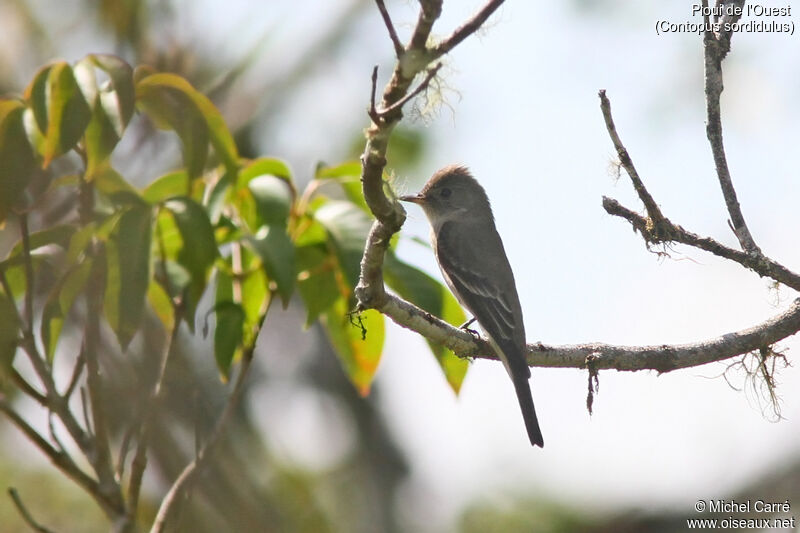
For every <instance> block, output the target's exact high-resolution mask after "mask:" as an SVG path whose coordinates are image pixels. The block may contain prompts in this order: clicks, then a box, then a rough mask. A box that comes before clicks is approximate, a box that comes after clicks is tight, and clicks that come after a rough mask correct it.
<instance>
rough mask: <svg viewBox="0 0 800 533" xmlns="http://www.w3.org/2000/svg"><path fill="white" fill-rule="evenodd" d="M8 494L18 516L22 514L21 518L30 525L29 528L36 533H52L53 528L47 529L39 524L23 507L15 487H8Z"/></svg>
mask: <svg viewBox="0 0 800 533" xmlns="http://www.w3.org/2000/svg"><path fill="white" fill-rule="evenodd" d="M8 495H9V496H11V499H12V500H13V501H14V505H15V506H16V508H17V511H19V514H20V516H22V519H23V520H25V523H26V524H28V525H29V526H30V527H31V529H33V530H34V531H38V533H53V530H51V529H47V528H46V527H44V526H43V525H41V524H39V523H38V522H37V521H36V520H34V518H33V516H32V515H31V513H30V512H29V511H28V509H27V508H26V507H25V504H24V503H22V498H20V497H19V493H18V492H17V489H15V488H13V487H12V488H10V489H8Z"/></svg>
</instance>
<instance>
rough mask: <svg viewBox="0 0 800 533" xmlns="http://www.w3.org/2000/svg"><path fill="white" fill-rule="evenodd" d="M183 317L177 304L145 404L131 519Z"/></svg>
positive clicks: (133, 468) (135, 460)
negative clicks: (172, 322)
mask: <svg viewBox="0 0 800 533" xmlns="http://www.w3.org/2000/svg"><path fill="white" fill-rule="evenodd" d="M180 323H181V317H180V309H179V308H178V306H175V321H174V324H173V326H172V331H171V332H170V335H169V337H168V338H167V341H166V343H165V345H164V348H163V350H162V352H161V357H160V358H159V362H158V373H157V374H156V379H155V381H154V382H153V388H152V390H151V391H150V396H149V397H148V398H147V402H146V404H145V411H144V416H143V419H142V425H141V428H140V431H139V438H138V442H137V445H136V453H135V454H134V456H133V462H132V463H131V478H130V480H129V482H128V516H129V519H130V520H131V521H133V520H134V519H135V517H136V513H137V511H138V508H139V494H140V492H141V489H142V478H143V477H144V471H145V468H147V446H148V444H149V441H150V433H151V432H152V430H153V419H154V417H155V414H156V411H157V410H156V406H157V404H158V399H159V398H160V396H161V389H162V386H163V383H164V376H165V375H166V373H167V362H168V361H169V354H170V353H171V352H172V346H173V345H174V343H175V340H176V339H177V337H178V331H179V329H180Z"/></svg>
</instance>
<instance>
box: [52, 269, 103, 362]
mask: <svg viewBox="0 0 800 533" xmlns="http://www.w3.org/2000/svg"><path fill="white" fill-rule="evenodd" d="M91 271H92V262H91V261H90V260H86V261H83V262H81V263H79V264H78V265H76V266H75V267H74V268H72V269H71V270H70V271H69V272H67V275H66V276H64V278H63V279H62V280H61V281H60V282H59V283H58V284H57V285H56V287H55V289H54V290H53V291H52V292H51V293H50V296H49V297H48V299H47V303H45V306H44V311H43V312H42V324H41V332H42V343H43V344H44V350H45V354H46V355H47V360H48V361H49V362H51V363H52V361H53V355H54V354H55V351H56V346H57V344H58V338H59V336H60V335H61V328H62V327H63V326H64V319H65V318H66V317H67V314H68V313H69V310H70V309H71V308H72V304H73V303H74V302H75V299H76V298H77V297H78V295H79V294H80V293H81V291H82V290H83V288H84V287H85V286H86V281H87V280H88V279H89V274H90V273H91Z"/></svg>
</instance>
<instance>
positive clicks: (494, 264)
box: [436, 222, 530, 376]
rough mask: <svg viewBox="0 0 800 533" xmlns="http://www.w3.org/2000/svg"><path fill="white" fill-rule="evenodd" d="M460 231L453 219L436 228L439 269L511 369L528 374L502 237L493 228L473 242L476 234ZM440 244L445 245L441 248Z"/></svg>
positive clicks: (522, 336)
mask: <svg viewBox="0 0 800 533" xmlns="http://www.w3.org/2000/svg"><path fill="white" fill-rule="evenodd" d="M491 229H492V230H493V231H494V228H491ZM459 232H460V229H459V227H458V226H457V225H456V224H454V223H452V222H448V223H445V224H444V225H443V226H442V227H441V228H440V230H439V235H438V238H437V245H436V247H437V250H436V252H437V253H436V255H437V259H438V261H439V265H440V267H441V269H442V272H443V273H444V275H445V277H446V278H447V280H448V282H449V284H450V286H451V289H452V290H453V292H454V293H456V296H457V297H458V299H459V300H460V301H461V303H462V304H464V306H465V307H467V308H468V309H469V310H470V312H471V313H472V314H473V315H474V316H475V318H477V319H478V322H479V323H480V325H481V327H482V328H483V329H484V330H485V331H486V333H487V334H488V335H489V336H490V337H492V339H493V340H494V341H495V342H496V343H497V345H498V347H499V348H500V349H501V350H502V351H503V354H504V355H505V356H506V358H507V359H508V364H509V365H510V366H511V367H512V368H513V370H515V371H519V372H524V374H525V375H527V376H530V369H529V368H528V366H527V364H525V361H524V356H523V353H522V350H523V348H524V342H525V332H524V326H523V324H522V311H521V309H520V307H519V299H518V296H517V291H516V286H515V285H514V277H513V273H512V272H511V266H510V265H509V264H508V259H507V258H506V255H505V250H503V248H502V246H503V245H502V241H500V237H499V236H497V235H496V231H495V232H494V235H493V237H494V238H492V239H487V242H483V243H480V242H475V234H465V235H459V234H458V233H459ZM443 246H447V247H448V249H447V250H443V249H442V247H443ZM495 248H496V249H495ZM504 287H505V288H504Z"/></svg>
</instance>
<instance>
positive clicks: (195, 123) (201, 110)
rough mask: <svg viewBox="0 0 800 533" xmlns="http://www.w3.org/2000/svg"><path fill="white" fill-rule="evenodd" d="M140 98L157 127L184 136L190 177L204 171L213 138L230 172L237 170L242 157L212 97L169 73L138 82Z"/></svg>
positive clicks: (186, 163) (184, 157) (142, 105)
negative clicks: (209, 143) (212, 101)
mask: <svg viewBox="0 0 800 533" xmlns="http://www.w3.org/2000/svg"><path fill="white" fill-rule="evenodd" d="M136 100H137V103H138V105H139V106H140V107H141V108H142V109H143V110H144V111H145V113H147V115H148V116H150V118H151V119H153V121H154V122H155V123H156V125H157V126H159V127H161V128H164V129H172V130H175V132H176V133H177V134H178V136H179V137H180V138H181V142H182V145H183V159H184V164H185V165H186V167H187V170H188V172H189V176H190V177H192V178H195V177H197V176H199V175H200V173H201V172H202V170H203V166H204V165H205V161H206V157H207V155H208V142H209V141H211V144H212V145H213V146H214V150H215V151H216V153H217V155H218V156H219V158H220V159H221V160H222V162H223V163H224V165H225V167H226V168H227V169H228V171H229V172H232V173H235V172H236V170H237V168H238V159H239V157H238V153H237V150H236V143H235V142H234V140H233V136H232V135H231V133H230V131H229V130H228V126H227V125H226V124H225V121H224V119H223V118H222V115H221V114H220V112H219V110H218V109H217V108H216V107H214V104H212V103H211V100H209V99H208V98H207V97H206V96H205V95H203V94H202V93H200V92H199V91H197V90H196V89H195V88H194V87H192V86H191V84H190V83H189V82H188V81H186V80H185V79H183V78H181V77H180V76H176V75H175V74H169V73H161V74H151V75H149V76H144V77H143V78H141V79H139V80H138V81H137V83H136Z"/></svg>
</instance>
